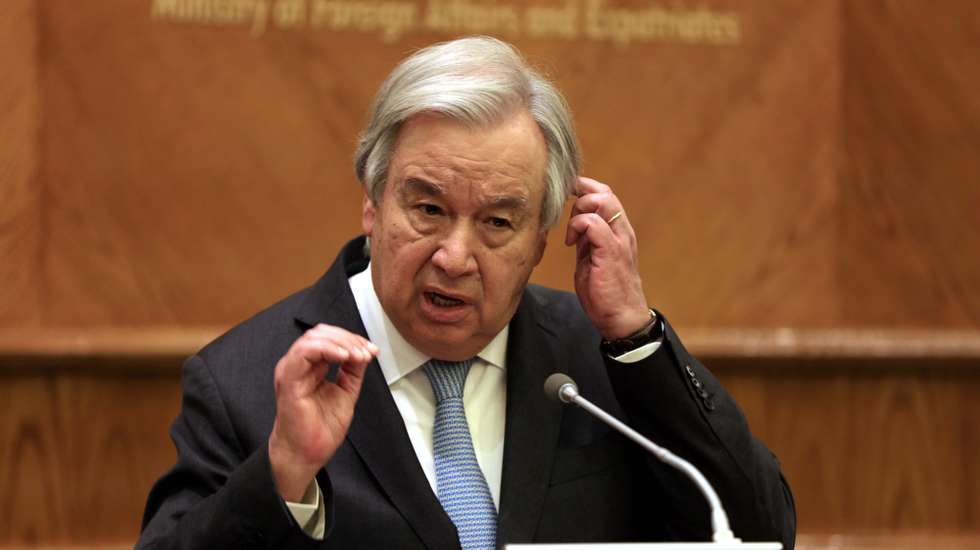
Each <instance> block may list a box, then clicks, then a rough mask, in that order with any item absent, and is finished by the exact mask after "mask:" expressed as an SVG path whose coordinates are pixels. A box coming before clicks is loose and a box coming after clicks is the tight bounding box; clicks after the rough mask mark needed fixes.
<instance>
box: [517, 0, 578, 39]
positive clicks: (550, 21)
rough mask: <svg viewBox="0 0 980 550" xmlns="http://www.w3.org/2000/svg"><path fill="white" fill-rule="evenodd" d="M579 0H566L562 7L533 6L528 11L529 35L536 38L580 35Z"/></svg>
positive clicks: (527, 25) (527, 27)
mask: <svg viewBox="0 0 980 550" xmlns="http://www.w3.org/2000/svg"><path fill="white" fill-rule="evenodd" d="M578 18H579V9H578V0H566V2H565V5H564V6H561V7H549V6H531V7H529V8H528V9H527V13H526V19H525V21H526V29H527V35H528V36H531V37H534V38H545V37H559V38H575V37H576V36H578Z"/></svg>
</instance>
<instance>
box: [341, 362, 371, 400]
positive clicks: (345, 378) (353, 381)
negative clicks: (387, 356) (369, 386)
mask: <svg viewBox="0 0 980 550" xmlns="http://www.w3.org/2000/svg"><path fill="white" fill-rule="evenodd" d="M366 370H367V363H344V364H342V365H340V369H339V370H338V371H337V385H338V386H339V387H340V388H342V389H343V390H344V391H346V392H349V393H351V394H353V395H357V394H358V393H360V391H361V384H362V383H363V382H364V372H365V371H366Z"/></svg>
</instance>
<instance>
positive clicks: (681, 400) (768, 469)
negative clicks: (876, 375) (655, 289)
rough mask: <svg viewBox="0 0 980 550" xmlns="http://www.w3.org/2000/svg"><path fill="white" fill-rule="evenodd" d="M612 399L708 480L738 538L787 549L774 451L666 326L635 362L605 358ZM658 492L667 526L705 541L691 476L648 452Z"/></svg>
mask: <svg viewBox="0 0 980 550" xmlns="http://www.w3.org/2000/svg"><path fill="white" fill-rule="evenodd" d="M604 360H605V362H606V367H607V370H608V372H609V376H610V380H611V382H612V387H613V391H614V392H615V394H616V398H617V400H618V401H619V403H620V404H621V406H622V407H623V409H624V411H625V412H626V414H627V416H628V418H629V421H630V423H631V424H632V425H633V427H634V428H635V429H637V430H638V431H640V432H641V433H643V434H645V435H646V436H647V437H650V438H651V439H653V440H654V441H655V442H657V443H658V444H660V445H662V446H664V447H666V448H668V449H670V450H671V451H673V452H674V453H676V454H678V455H679V456H681V457H683V458H685V459H687V460H688V461H690V462H691V463H693V464H694V465H695V466H697V468H698V469H700V470H701V472H702V473H703V474H704V475H705V476H706V477H707V478H708V480H709V481H710V482H711V483H712V485H713V486H714V488H715V490H716V491H717V492H718V496H719V498H720V499H721V502H722V506H723V507H724V508H725V511H726V512H727V513H728V517H729V521H730V523H731V528H732V531H733V532H734V533H735V536H736V537H738V538H740V539H742V540H743V541H772V540H775V541H781V542H782V543H783V547H784V548H785V549H787V550H792V548H793V545H794V540H795V532H796V510H795V505H794V503H793V496H792V493H791V492H790V489H789V486H788V484H787V483H786V480H785V479H784V478H783V475H782V473H781V471H780V466H779V462H778V460H777V459H776V457H775V456H774V455H773V454H772V453H771V452H770V451H769V449H767V448H766V446H765V445H763V444H762V442H760V441H759V440H757V439H756V438H755V437H753V435H752V433H751V432H750V431H749V427H748V423H747V422H746V420H745V417H744V415H743V414H742V412H741V410H739V408H738V405H737V404H736V403H735V401H734V400H733V399H732V397H731V396H730V395H729V394H728V392H726V391H725V389H724V388H723V387H722V386H721V384H720V383H719V382H718V380H717V379H716V378H715V377H714V376H712V374H711V373H710V372H709V371H708V370H707V369H706V368H705V367H704V366H703V365H701V364H700V363H699V362H698V361H696V360H695V359H694V358H693V357H691V356H690V355H689V354H688V353H687V351H686V350H685V349H684V347H683V346H682V345H681V342H680V340H679V339H678V337H677V335H676V334H675V333H674V332H673V330H672V329H671V328H670V325H669V324H667V325H666V332H665V336H664V342H663V345H661V347H660V349H658V350H657V351H656V352H655V353H653V354H652V355H651V356H650V357H648V358H646V359H644V360H642V361H639V362H637V363H629V364H627V363H620V362H617V361H616V360H614V359H611V358H608V357H605V358H604ZM649 463H650V470H651V472H653V476H654V478H655V480H656V481H657V482H658V484H659V485H661V486H662V488H663V490H664V491H665V492H666V495H665V499H666V501H667V502H670V503H671V505H670V506H668V507H666V510H667V511H668V514H669V515H670V517H669V518H668V529H669V530H670V531H671V533H672V535H673V536H674V537H676V538H678V539H680V540H699V539H700V540H710V533H711V530H710V518H709V513H708V505H707V503H706V501H705V499H704V497H703V496H702V494H701V492H700V491H698V490H697V488H696V487H695V486H694V484H693V482H691V481H689V480H688V479H687V478H686V477H684V476H683V475H682V474H680V473H679V472H675V471H674V470H673V469H672V468H668V467H667V466H664V465H662V464H660V463H659V462H658V461H657V460H656V459H655V458H654V457H652V456H651V457H649Z"/></svg>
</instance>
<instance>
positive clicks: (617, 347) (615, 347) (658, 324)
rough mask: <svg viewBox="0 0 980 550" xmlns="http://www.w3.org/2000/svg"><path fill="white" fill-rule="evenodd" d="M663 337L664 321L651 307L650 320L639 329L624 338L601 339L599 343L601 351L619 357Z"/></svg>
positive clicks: (658, 340) (659, 340)
mask: <svg viewBox="0 0 980 550" xmlns="http://www.w3.org/2000/svg"><path fill="white" fill-rule="evenodd" d="M663 339H664V321H663V318H662V317H661V316H660V315H657V312H656V311H655V310H653V309H650V322H649V323H647V324H646V326H644V327H643V328H641V329H640V330H638V331H636V332H634V333H633V334H630V335H629V336H627V337H626V338H619V339H617V340H606V339H603V340H602V343H601V344H600V345H599V349H600V350H602V353H605V354H606V355H608V356H610V357H619V356H620V355H623V354H624V353H628V352H631V351H633V350H635V349H636V348H639V347H640V346H645V345H647V344H651V343H653V342H661V341H663Z"/></svg>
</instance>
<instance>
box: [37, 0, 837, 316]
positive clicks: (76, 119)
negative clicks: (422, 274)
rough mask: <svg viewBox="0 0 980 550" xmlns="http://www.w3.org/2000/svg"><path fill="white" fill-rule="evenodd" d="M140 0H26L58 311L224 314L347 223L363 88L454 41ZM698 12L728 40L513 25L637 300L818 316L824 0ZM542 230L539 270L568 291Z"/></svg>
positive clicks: (280, 277) (695, 309)
mask: <svg viewBox="0 0 980 550" xmlns="http://www.w3.org/2000/svg"><path fill="white" fill-rule="evenodd" d="M152 4H153V3H152V2H149V1H145V2H128V1H120V0H114V1H109V2H101V3H98V4H86V5H84V6H80V5H79V4H78V3H77V2H71V1H67V0H52V1H49V2H45V3H43V8H42V32H43V34H44V36H45V37H46V41H47V43H48V44H49V47H47V48H45V56H44V58H43V60H42V63H43V66H44V68H45V70H44V75H45V79H44V88H45V90H46V93H47V101H46V104H45V112H46V121H47V122H46V124H47V125H48V126H50V127H51V128H52V129H53V131H50V132H46V133H45V134H44V139H43V142H42V150H43V151H44V159H45V179H46V182H47V184H48V185H49V186H50V188H51V194H50V200H49V201H47V202H46V204H45V207H46V208H47V209H48V210H49V211H50V213H49V216H48V217H49V219H50V220H51V227H50V233H49V239H48V241H49V242H48V246H47V247H46V256H45V259H46V270H45V275H46V277H47V279H48V281H49V287H48V289H47V295H48V307H47V315H48V317H49V318H50V324H51V325H54V326H78V325H81V324H98V325H123V326H126V325H153V324H173V323H176V324H180V325H188V324H197V325H215V324H217V325H220V324H228V323H231V322H234V321H237V320H239V319H241V318H243V317H245V316H247V315H249V314H251V313H252V312H254V311H255V310H256V309H258V308H260V307H262V306H264V305H266V304H268V303H269V302H271V301H273V300H275V299H276V298H278V297H281V296H283V295H285V294H286V293H288V292H291V291H293V290H295V289H297V288H300V287H302V286H304V285H306V284H307V283H309V282H310V281H312V280H313V279H315V277H317V276H318V275H319V274H320V273H321V272H322V270H323V269H324V268H325V266H326V265H327V264H328V263H329V262H330V261H331V260H332V258H333V255H334V253H335V252H336V250H337V249H338V247H339V245H340V244H341V243H343V242H344V241H345V240H346V239H347V238H349V237H351V236H353V235H354V234H355V233H357V232H358V227H359V223H358V221H357V211H358V203H359V196H360V192H359V190H358V187H357V185H356V183H355V180H354V178H353V175H352V170H351V166H350V164H351V163H350V155H351V152H352V151H353V147H354V142H355V139H356V136H357V133H358V131H359V129H360V127H361V125H362V123H363V121H364V117H365V116H366V110H367V105H368V102H369V100H370V98H371V96H372V95H373V93H374V91H375V89H376V88H377V86H378V84H379V83H380V82H381V80H382V79H383V77H384V76H385V74H386V73H387V72H388V71H389V70H390V69H391V67H393V66H394V64H395V63H396V62H397V61H398V60H399V59H401V58H402V57H403V56H404V54H405V52H406V51H408V50H410V49H411V48H413V47H417V46H421V45H424V44H428V43H431V42H433V41H436V40H444V39H447V38H450V37H451V36H452V34H451V33H439V32H418V33H414V34H411V35H407V36H406V37H404V38H401V39H399V40H397V41H394V42H391V43H383V42H381V41H379V40H378V39H377V37H375V36H373V35H370V34H356V33H326V32H320V33H316V32H313V31H310V30H309V29H307V30H306V31H302V30H294V31H289V32H287V31H284V30H276V29H269V30H268V31H267V32H265V34H263V35H262V36H261V37H258V38H256V37H255V36H253V35H252V33H251V32H250V29H249V28H247V27H230V28H228V27H224V28H223V27H216V26H207V25H191V24H180V23H179V22H173V21H161V20H159V19H153V18H151V17H149V16H148V14H149V12H150V7H151V5H152ZM424 4H425V3H424V2H422V3H421V4H420V5H424ZM610 5H611V6H617V5H618V6H619V7H629V6H632V7H633V8H636V7H637V5H635V3H634V4H629V3H625V4H621V5H620V4H610ZM713 7H714V8H716V9H717V10H720V11H727V12H732V13H737V15H738V17H739V18H740V21H741V24H742V31H741V39H740V41H739V42H737V43H735V44H729V45H722V46H718V45H704V44H702V45H691V44H683V43H669V42H667V43H664V42H659V43H658V42H652V43H639V42H637V43H632V44H629V45H628V46H622V45H617V44H613V43H610V42H601V41H600V42H597V41H588V40H578V41H574V42H569V41H567V40H556V39H531V38H529V37H521V36H516V37H514V38H513V40H514V42H515V43H516V44H517V45H518V46H519V47H520V48H521V49H522V50H523V51H524V52H525V53H526V54H527V55H528V57H529V58H530V59H532V60H533V61H534V62H536V63H537V64H538V65H540V66H542V67H543V68H544V69H545V70H546V71H547V72H548V73H550V74H551V75H553V76H554V77H555V78H556V79H557V81H558V83H559V85H560V86H561V87H562V89H563V90H564V91H565V92H566V93H567V95H568V98H569V100H570V103H571V105H572V108H573V110H574V112H575V113H576V116H577V121H578V127H579V129H580V134H581V137H582V142H583V146H584V151H585V156H586V172H587V173H588V174H591V175H594V176H596V177H598V178H600V179H603V180H604V181H607V182H609V183H610V184H612V185H613V186H614V187H615V188H616V189H617V190H618V191H619V192H620V193H621V194H622V197H623V199H624V201H625V202H626V203H627V204H628V205H629V214H630V217H631V219H632V220H633V221H634V223H635V224H636V226H637V229H638V231H639V233H640V237H641V243H642V246H643V257H642V268H643V270H644V273H645V275H646V284H647V289H648V293H649V295H650V297H651V300H653V301H654V302H655V303H657V304H658V305H660V306H661V307H663V308H664V309H665V310H667V311H669V312H671V313H672V314H673V317H674V318H675V320H676V321H677V322H678V323H679V324H681V325H682V326H683V325H692V324H693V325H698V326H744V325H746V324H751V325H753V326H762V327H771V326H785V325H792V326H803V327H810V326H830V325H832V324H833V322H834V320H835V319H836V317H837V315H836V313H835V312H836V310H837V307H838V306H837V302H836V300H834V299H833V298H832V297H833V296H834V295H835V293H836V291H835V289H834V279H833V275H834V272H833V262H832V261H831V258H832V254H833V246H834V238H835V237H834V230H833V227H834V225H833V223H831V221H832V220H831V216H832V215H833V212H834V211H835V210H834V201H835V189H834V185H833V175H834V170H835V163H834V158H833V155H834V154H835V150H834V140H835V138H836V136H837V126H836V124H837V118H836V117H835V113H836V112H837V111H838V107H837V103H838V95H839V94H838V90H839V83H840V71H839V68H838V66H837V64H836V63H835V60H836V59H837V57H838V50H837V45H838V43H839V39H838V33H839V14H838V9H837V3H836V2H833V1H830V0H822V1H820V2H807V1H803V0H794V1H791V2H781V3H779V5H772V4H771V3H770V2H762V1H753V2H737V3H735V2H729V1H718V2H714V3H713ZM569 51H575V55H568V54H569ZM350 52H358V54H357V55H356V56H352V55H350ZM597 82H601V83H602V86H597V85H596V83H597ZM773 143H779V144H780V147H779V149H778V152H774V151H772V150H771V148H770V145H771V144H773ZM558 233H560V232H558ZM558 233H556V235H555V238H553V239H552V241H551V246H550V250H549V253H548V255H547V257H546V259H545V261H544V262H543V264H542V266H541V267H540V268H539V270H538V272H537V273H536V276H535V280H536V281H539V282H543V283H546V284H550V285H552V286H558V287H562V288H571V286H572V275H571V273H572V269H573V265H574V261H573V259H572V258H573V256H572V254H573V253H572V250H571V249H567V248H565V247H564V246H562V245H561V244H560V242H558V239H559V238H560V235H559V234H558ZM801 287H806V288H808V289H809V292H798V291H797V289H799V288H801ZM228 288H234V289H235V292H234V293H233V294H227V293H226V292H225V290H226V289H228ZM216 296H221V299H220V300H216V299H215V297H216ZM787 296H790V297H791V298H790V299H787Z"/></svg>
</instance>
